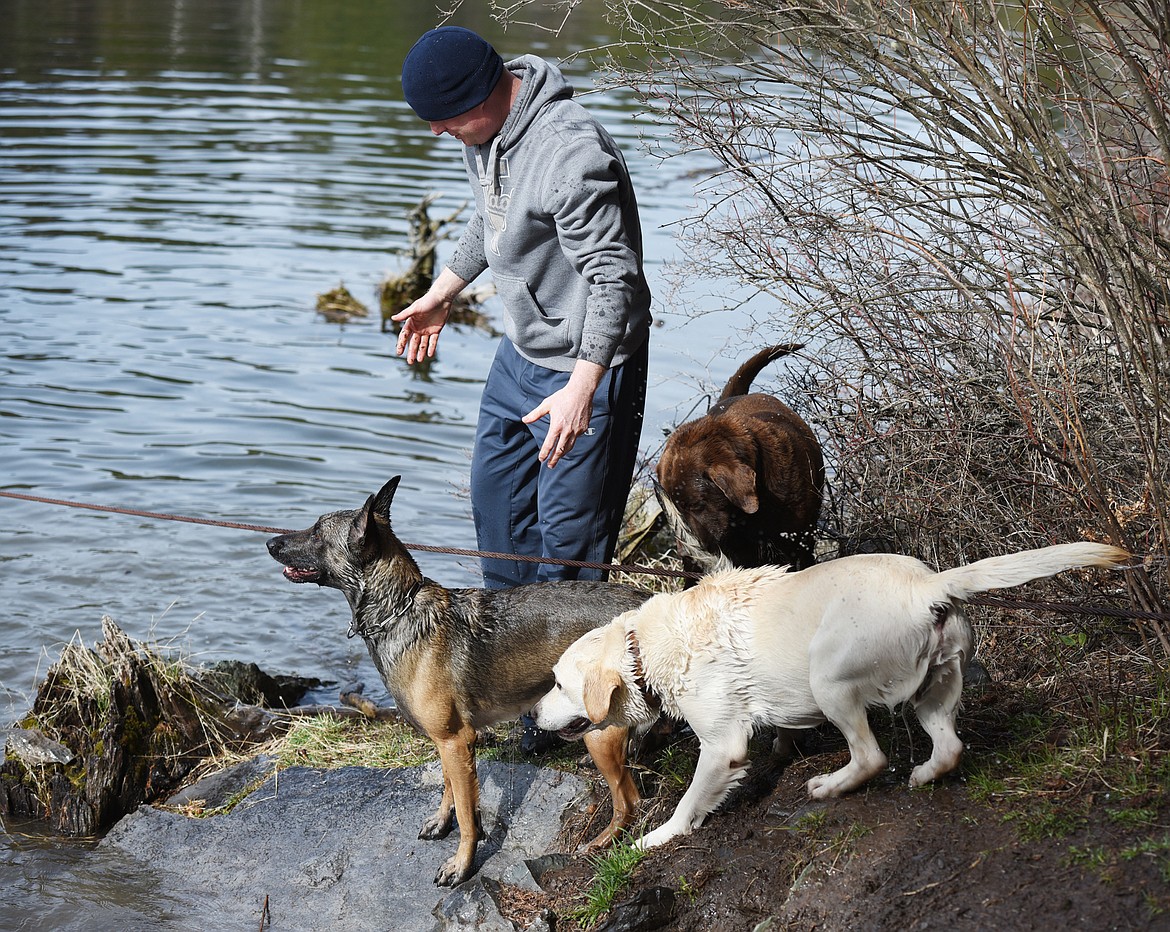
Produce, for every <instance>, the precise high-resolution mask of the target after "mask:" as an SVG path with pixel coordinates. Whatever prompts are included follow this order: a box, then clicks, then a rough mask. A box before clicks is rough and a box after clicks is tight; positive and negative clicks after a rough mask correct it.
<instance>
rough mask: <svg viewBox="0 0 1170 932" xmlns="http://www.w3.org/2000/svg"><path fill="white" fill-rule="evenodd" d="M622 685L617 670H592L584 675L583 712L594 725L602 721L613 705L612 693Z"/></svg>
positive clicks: (607, 715)
mask: <svg viewBox="0 0 1170 932" xmlns="http://www.w3.org/2000/svg"><path fill="white" fill-rule="evenodd" d="M621 685H622V678H621V674H619V673H618V671H617V670H594V671H593V672H591V673H590V674H589V675H588V676H586V677H585V714H586V715H587V716H589V721H591V722H592V723H593V724H594V725H600V724H601V723H602V722H604V721H605V720H606V719H607V718H608V717H609V713H610V709H611V708H612V706H613V694H614V693H615V692H616V691H617V689H618V687H620V686H621Z"/></svg>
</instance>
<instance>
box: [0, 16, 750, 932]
mask: <svg viewBox="0 0 1170 932" xmlns="http://www.w3.org/2000/svg"><path fill="white" fill-rule="evenodd" d="M469 6H474V5H469ZM596 7H597V9H596V10H589V9H586V10H583V11H581V12H580V13H579V14H578V15H576V16H575V18H574V21H573V24H572V26H571V30H572V31H571V32H570V33H568V34H566V35H565V36H563V37H561V38H553V37H550V36H549V35H548V34H545V33H541V32H538V31H535V30H524V29H517V28H513V29H510V30H509V31H508V33H507V34H502V33H500V31H499V29H498V27H496V25H495V24H494V23H492V22H491V21H490V20H489V19H488V18H487V16H486V13H485V12H483V11H481V10H479V8H478V7H477V8H475V9H469V10H468V11H466V12H467V15H465V16H463V17H462V19H461V22H463V23H464V24H466V25H470V26H472V27H474V28H477V29H479V30H480V31H481V32H483V33H484V34H485V35H488V36H489V37H490V38H492V39H493V40H494V41H496V43H497V45H498V46H499V47H500V49H501V50H502V51H504V52H505V53H506V54H512V53H520V52H525V51H536V52H538V53H540V54H544V55H546V56H547V57H550V58H553V59H556V58H559V57H561V56H562V55H565V54H566V53H568V52H570V51H573V50H576V49H579V48H583V47H592V46H596V45H598V44H601V43H602V42H604V41H605V40H606V38H607V26H606V24H605V22H604V20H603V16H602V12H601V5H600V4H598V5H596ZM0 10H2V11H3V14H4V15H3V20H4V26H3V29H0V454H2V456H3V475H2V478H0V487H2V488H5V489H8V490H12V491H18V492H23V493H30V494H34V495H42V496H46V497H50V498H59V499H67V500H74V501H81V502H94V503H98V504H102V505H115V506H124V507H128V508H134V509H140V510H146V511H159V512H170V513H175V514H180V515H194V516H198V517H207V518H217V519H223V520H228V521H236V522H242V523H251V524H261V525H271V526H276V527H303V526H306V525H308V524H309V523H311V521H312V520H313V519H314V518H315V517H316V515H317V514H319V513H321V512H323V511H328V510H333V509H337V508H351V507H356V506H357V505H358V504H360V502H361V501H362V500H363V499H364V497H365V495H366V494H368V493H369V492H371V491H373V490H375V489H377V488H378V487H379V486H380V485H381V484H382V482H383V481H384V480H385V479H386V478H388V477H389V476H391V475H395V474H401V475H402V476H403V484H402V491H401V492H400V494H399V495H398V497H397V501H396V503H395V526H396V529H397V530H398V532H399V534H400V536H401V537H403V538H404V539H406V540H408V541H417V542H420V543H427V544H434V545H448V546H454V547H471V546H473V545H474V534H473V532H472V528H471V522H470V515H469V511H470V510H469V506H468V504H467V501H466V499H465V497H464V495H463V489H464V488H465V487H466V484H467V478H466V477H467V472H468V461H467V457H468V450H469V448H470V446H471V435H472V429H473V424H474V419H475V412H476V408H477V405H478V399H479V392H480V387H481V384H482V380H483V377H484V375H485V373H486V370H487V366H488V364H489V362H490V358H491V354H492V352H493V350H494V345H495V344H494V341H493V339H492V338H491V337H490V336H489V335H487V334H485V333H484V332H482V331H478V330H475V329H473V328H462V329H457V330H454V331H452V332H450V333H447V334H445V335H444V338H443V341H442V344H441V347H440V354H439V358H438V360H437V361H436V363H435V364H434V365H433V366H432V367H431V370H430V373H429V377H427V378H421V377H420V375H419V374H418V373H416V372H412V371H411V370H410V369H409V368H408V367H407V366H406V365H405V364H404V363H403V362H402V361H401V360H400V359H398V358H397V357H395V356H394V354H393V338H392V336H391V335H389V334H383V333H381V332H380V329H379V321H378V319H377V315H376V314H375V315H373V316H372V317H371V318H369V319H367V320H365V321H357V322H354V323H350V324H347V325H345V326H337V325H335V324H330V323H327V322H326V321H324V320H323V319H322V318H320V317H319V316H317V315H316V314H315V313H314V310H313V308H314V305H315V301H316V296H317V294H318V293H321V292H324V291H327V290H329V289H331V288H333V287H335V286H336V285H337V284H338V283H339V282H344V283H345V285H346V286H347V287H348V288H349V289H350V290H351V291H352V292H353V293H354V294H355V296H357V297H358V298H359V299H361V300H363V301H364V302H367V303H369V304H370V305H371V306H374V304H375V302H374V298H373V293H374V288H375V286H376V285H377V283H378V282H379V281H380V279H381V277H382V276H383V275H384V274H385V273H386V272H387V271H388V270H391V269H398V268H399V263H400V262H401V261H402V260H401V259H400V255H401V251H402V250H403V249H405V247H406V229H407V213H408V211H409V209H410V208H411V207H413V206H415V205H416V204H417V203H418V202H419V201H420V200H421V199H422V197H423V196H424V195H426V194H428V193H432V192H434V193H436V194H437V195H438V200H437V201H436V203H435V205H434V207H433V211H434V215H435V216H446V215H447V214H450V213H453V212H455V211H456V210H458V209H459V208H460V206H461V205H463V203H464V202H465V201H466V199H467V196H468V192H467V191H466V179H465V177H464V175H463V171H462V168H461V164H460V160H459V153H458V150H457V148H456V144H455V143H454V142H453V141H452V140H449V139H435V138H433V137H431V136H430V135H429V134H428V133H427V132H426V128H425V126H424V125H423V124H422V123H420V122H419V121H417V120H416V119H415V118H414V117H413V115H412V114H411V113H410V112H409V111H408V110H407V109H406V107H405V105H404V104H403V103H402V102H401V101H400V94H399V88H398V77H397V76H398V72H399V68H400V63H401V60H402V56H403V55H404V54H405V51H406V49H407V48H408V47H409V45H410V43H411V42H413V40H414V38H415V37H416V36H417V35H418V34H419V33H421V32H422V31H423V30H424V29H426V28H427V27H429V26H431V25H433V24H434V16H435V14H434V7H433V5H432V4H431V3H430V2H429V0H411V2H401V0H399V2H396V3H394V4H385V3H383V2H379V0H334V2H332V3H304V4H300V3H298V4H292V3H274V2H266V0H201V2H199V3H189V2H185V0H170V2H162V0H119V2H113V0H62V2H59V3H52V4H44V3H37V2H33V0H0ZM477 17H479V19H478V21H477ZM588 68H589V63H588V61H587V60H585V59H582V60H579V61H575V62H574V63H573V64H572V65H571V66H569V67H568V68H567V70H568V72H569V74H570V77H571V79H572V80H573V82H574V84H576V85H577V86H578V87H587V86H588V84H589V74H588ZM588 104H589V106H590V107H591V108H592V109H593V110H594V111H595V112H598V113H599V115H600V116H601V117H602V119H603V120H604V121H605V122H606V124H607V125H608V126H609V127H610V128H611V130H612V131H613V132H614V134H615V135H616V136H617V137H618V138H619V140H620V141H621V142H622V143H623V146H624V147H625V149H626V151H627V153H629V156H630V158H629V160H630V163H631V168H632V170H633V174H634V176H635V183H636V184H637V186H638V191H639V199H640V201H641V203H642V204H643V221H644V226H645V234H646V242H647V250H648V254H649V257H650V269H649V272H650V277H651V281H652V285H653V286H655V287H656V290H657V291H658V292H659V294H660V295H661V294H662V293H664V291H665V289H664V288H662V287H661V286H660V285H659V284H658V282H659V281H660V277H661V272H662V266H663V264H664V263H665V262H666V261H667V260H668V259H669V258H670V257H671V256H672V254H673V252H674V249H675V247H674V245H673V243H672V241H671V238H670V235H669V232H668V231H667V230H666V229H664V228H665V225H666V224H669V223H672V222H674V221H676V220H677V219H679V217H681V216H682V215H683V213H684V212H685V209H686V205H687V202H688V192H689V190H690V188H689V182H688V181H687V180H686V179H687V177H688V175H687V173H688V172H689V171H691V170H693V169H694V168H695V167H696V164H695V163H694V161H691V162H690V163H689V164H688V163H680V164H678V165H674V164H672V163H666V164H661V163H659V162H658V161H656V160H653V159H650V158H647V157H645V156H641V155H639V154H638V153H639V148H638V136H639V135H641V134H645V133H653V132H656V130H655V128H654V126H653V125H652V124H648V123H647V122H646V120H645V119H641V120H639V118H638V117H637V115H636V114H634V113H632V112H631V111H630V107H629V105H628V104H627V103H626V102H624V101H623V100H621V99H619V98H616V97H613V96H606V95H594V96H592V97H590V99H589V100H588ZM444 246H445V248H450V243H446V244H444ZM489 310H490V305H489ZM673 311H674V309H673V308H670V307H664V306H662V305H661V304H660V305H659V306H658V307H656V315H657V316H658V317H659V319H660V321H661V322H663V323H665V326H664V327H660V328H657V329H656V330H655V333H654V341H655V342H654V346H653V351H652V356H651V387H650V398H649V401H648V423H647V428H646V431H645V433H644V438H643V448H644V451H645V452H647V453H648V454H650V453H652V452H653V450H655V449H656V448H657V445H658V444H659V443H660V442H661V439H662V436H663V430H664V428H665V427H667V426H669V425H670V424H673V423H674V422H675V421H676V420H677V419H678V418H679V417H680V416H682V415H685V414H686V413H687V412H688V411H690V410H691V408H692V406H693V405H694V404H695V402H696V384H697V380H700V379H705V378H706V377H707V376H706V372H705V371H704V367H705V366H706V365H707V364H708V363H712V368H713V379H715V380H721V379H722V378H725V377H726V374H727V373H728V372H729V371H730V370H731V369H732V368H733V365H732V363H731V361H724V360H720V359H719V358H718V357H719V351H720V348H721V346H723V345H724V342H725V341H728V340H730V341H732V343H733V345H739V344H738V343H737V342H736V341H738V339H739V335H738V334H737V333H734V332H733V328H728V331H727V332H726V333H725V332H723V330H722V329H720V328H722V327H723V326H725V324H726V321H715V322H714V323H713V324H707V323H705V322H702V321H700V322H698V323H697V324H688V325H687V326H685V327H684V326H682V319H681V317H680V316H678V315H676V314H674V313H673ZM704 326H707V327H708V331H707V332H706V333H704V332H703V329H702V328H703V327H704ZM0 509H2V511H3V527H4V532H3V537H2V538H0V540H2V541H3V544H2V546H0V579H2V580H3V596H4V600H5V608H6V612H5V616H4V625H3V626H2V627H0V720H2V721H3V722H4V723H7V722H9V721H11V720H12V719H13V718H14V717H15V715H17V714H19V713H21V712H23V711H24V710H25V709H26V708H27V707H28V704H29V700H30V693H31V691H32V689H33V687H34V684H35V683H36V681H37V680H38V678H39V677H40V676H42V675H43V674H44V672H45V669H46V667H47V665H48V663H49V662H51V661H52V659H54V658H55V656H56V655H57V652H58V650H59V646H60V645H61V644H62V643H64V642H66V641H68V640H69V639H70V637H71V636H72V635H73V634H74V632H80V633H81V637H82V638H83V640H85V641H86V642H87V643H92V642H93V640H94V638H95V637H97V636H98V633H99V631H100V624H99V620H100V617H101V615H102V614H107V613H108V614H110V615H112V616H113V617H114V618H115V619H116V620H117V621H118V622H119V623H120V624H121V625H122V626H123V627H124V628H125V629H126V631H127V632H128V633H129V634H130V635H131V636H132V637H135V638H139V639H143V640H148V641H149V640H154V641H156V642H159V643H161V644H163V645H172V646H173V647H174V648H175V649H182V650H183V651H184V652H186V653H187V654H188V655H190V656H191V658H192V659H194V660H215V659H222V658H238V659H242V660H246V661H247V660H251V661H255V662H257V663H258V664H260V665H261V666H262V667H264V668H265V669H268V670H270V671H272V672H289V673H299V674H303V675H308V676H316V677H320V678H324V679H327V680H332V681H334V682H342V681H349V680H352V679H363V680H365V681H366V682H367V690H368V692H370V693H371V694H373V695H375V696H377V695H378V689H379V687H380V684H379V683H378V680H377V675H376V673H375V672H374V671H373V668H372V666H371V665H370V664H369V661H368V659H367V658H366V657H365V656H364V649H363V648H362V645H361V644H360V642H354V641H349V640H347V639H346V638H345V637H343V636H342V635H343V633H344V631H345V630H346V627H347V624H348V617H347V614H348V613H347V609H346V607H345V604H344V601H343V599H342V598H341V597H340V596H339V595H338V594H336V593H333V592H331V591H320V590H317V589H316V588H313V589H312V590H310V589H309V588H308V587H298V588H295V589H294V588H293V587H291V586H290V585H288V584H287V583H285V582H284V581H283V579H282V578H281V576H280V572H279V567H277V565H276V564H275V563H274V562H273V561H272V560H271V559H270V558H269V557H268V556H267V554H266V552H265V550H264V546H263V542H264V535H261V534H256V533H251V532H241V531H237V530H230V529H216V528H208V527H203V526H198V525H191V524H179V523H166V522H159V521H157V520H151V519H147V518H135V517H128V516H124V515H115V514H108V513H100V512H92V511H80V510H72V509H61V508H55V507H51V506H46V505H42V504H34V503H24V502H17V501H13V500H9V499H0ZM420 562H421V563H422V564H423V567H424V570H425V571H426V572H427V573H429V574H430V575H432V576H434V577H436V578H438V579H440V580H442V581H443V582H445V583H447V584H449V585H472V584H476V583H477V582H478V571H477V567H476V566H475V565H474V563H473V562H472V561H469V560H465V559H463V560H456V559H454V558H451V557H444V556H435V555H428V554H422V555H420ZM7 838H8V845H7V847H6V848H5V847H3V846H0V886H3V887H4V888H5V889H6V890H11V891H14V892H13V893H12V894H10V896H8V897H6V901H7V902H6V903H0V926H3V927H5V928H40V927H45V928H48V927H53V928H68V927H70V924H71V919H70V909H71V908H73V907H72V906H71V905H70V904H77V903H80V904H84V906H85V908H86V909H88V910H91V911H92V910H97V911H98V914H99V915H100V916H106V917H112V916H114V915H115V913H116V910H117V908H118V902H119V900H118V898H119V896H122V894H119V893H118V892H116V891H117V890H119V889H122V890H123V891H124V894H125V897H126V898H128V899H127V902H130V901H133V903H134V905H133V906H132V907H131V906H127V907H126V908H127V909H129V910H130V912H132V913H134V914H135V915H138V916H141V917H143V918H146V919H148V918H151V917H161V916H163V915H165V914H166V911H167V907H166V906H165V904H163V903H162V901H161V900H158V901H157V905H156V906H148V905H146V904H148V903H149V902H153V901H154V899H155V898H157V896H158V891H157V889H155V888H154V887H152V886H151V884H150V883H146V882H145V880H141V879H140V882H139V883H138V885H137V886H133V887H128V886H124V887H119V886H118V884H116V883H114V881H113V879H112V878H113V877H115V876H117V874H118V871H117V870H116V868H113V867H107V866H103V867H101V868H100V869H99V868H98V867H96V866H95V867H91V866H87V865H92V864H93V862H92V861H91V860H90V859H89V858H88V856H86V855H85V854H84V852H79V851H75V850H73V849H72V848H64V849H62V848H60V847H59V846H57V845H55V844H40V843H37V844H33V843H31V842H29V841H28V840H27V839H26V838H24V837H23V836H20V835H17V834H15V833H14V834H12V835H9V836H7ZM66 881H67V883H66ZM63 884H64V886H62V885H63ZM103 891H106V892H103ZM103 897H108V898H109V900H108V902H107V901H106V900H103ZM150 910H154V911H153V912H151V911H150ZM45 923H48V924H47V925H46V924H45ZM91 927H92V926H91Z"/></svg>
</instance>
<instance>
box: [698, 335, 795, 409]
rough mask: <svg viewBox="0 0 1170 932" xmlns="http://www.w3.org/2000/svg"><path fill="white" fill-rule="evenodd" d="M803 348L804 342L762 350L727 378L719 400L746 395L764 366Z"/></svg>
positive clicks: (781, 344)
mask: <svg viewBox="0 0 1170 932" xmlns="http://www.w3.org/2000/svg"><path fill="white" fill-rule="evenodd" d="M802 349H804V344H803V343H780V344H778V345H776V346H769V347H768V348H767V349H762V350H760V351H759V352H758V353H756V354H755V355H754V356H753V357H752V358H751V359H749V360H748V361H747V362H745V363H744V364H743V365H742V366H740V367H739V368H738V369H736V370H735V375H733V376H732V377H731V378H730V379H728V380H727V385H726V386H725V387H724V389H723V394H721V395H720V396H719V401H725V400H726V399H728V398H734V397H735V396H736V395H746V394H747V393H748V390H749V389H750V388H751V387H752V380H753V379H754V378H755V377H756V376H757V375H759V374H760V370H761V369H763V368H764V366H766V365H767V364H768V363H770V362H773V361H775V360H777V359H779V358H780V357H781V356H787V355H788V354H789V353H795V352H796V351H797V350H802Z"/></svg>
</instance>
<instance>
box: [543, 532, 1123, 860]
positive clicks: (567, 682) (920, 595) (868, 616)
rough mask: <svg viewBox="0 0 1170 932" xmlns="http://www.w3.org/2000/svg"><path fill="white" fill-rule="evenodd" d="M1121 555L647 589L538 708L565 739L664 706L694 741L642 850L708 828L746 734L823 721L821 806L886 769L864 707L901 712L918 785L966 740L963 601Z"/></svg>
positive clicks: (897, 565)
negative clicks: (687, 769)
mask: <svg viewBox="0 0 1170 932" xmlns="http://www.w3.org/2000/svg"><path fill="white" fill-rule="evenodd" d="M1128 558H1129V554H1128V553H1126V552H1125V551H1124V550H1120V549H1118V548H1116V547H1110V546H1107V545H1104V544H1092V543H1073V544H1060V545H1057V546H1054V547H1045V548H1042V549H1039V550H1028V551H1024V552H1022V553H1015V554H1010V555H1007V556H1001V557H992V558H990V559H987V560H980V561H978V562H976V563H972V564H970V565H968V566H963V567H958V568H956V569H951V570H947V571H945V572H942V573H936V572H934V571H933V570H931V569H930V568H929V567H927V566H926V565H925V564H924V563H922V562H920V561H919V560H915V559H913V558H912V557H905V556H897V555H894V554H868V555H864V556H854V557H844V558H842V559H839V560H834V561H832V562H829V563H823V564H820V565H818V566H813V567H810V568H809V569H806V570H801V571H800V572H797V573H787V572H785V571H784V568H783V567H758V568H754V569H736V570H728V571H724V572H719V573H715V574H713V575H711V576H708V577H706V578H705V579H703V580H702V581H701V582H700V583H699V585H697V586H696V587H694V588H693V589H688V590H686V591H685V592H678V593H664V594H661V595H656V596H654V597H653V598H651V599H650V600H649V601H647V602H645V603H644V604H643V605H642V606H641V607H640V608H635V609H633V610H631V611H627V612H625V613H624V614H622V615H619V616H618V617H617V618H615V619H614V621H613V622H612V623H610V624H608V625H605V626H603V627H601V628H597V629H595V630H593V631H590V632H589V633H588V634H585V635H584V636H582V637H581V638H580V639H578V640H577V641H575V642H574V643H573V644H572V646H570V647H569V648H568V650H566V651H565V653H564V655H563V656H562V657H561V659H560V660H559V661H558V662H557V664H556V666H555V667H554V670H553V672H554V675H555V677H556V685H555V686H554V687H553V689H552V690H551V691H550V692H548V693H547V694H545V696H544V697H543V698H541V700H540V701H539V702H538V703H537V704H536V706H535V707H534V708H533V710H532V713H533V716H534V717H535V719H536V722H537V724H538V725H539V726H540V727H541V728H544V729H547V730H550V731H559V732H560V733H561V734H562V735H563V736H565V737H581V736H582V735H584V734H585V733H586V732H588V731H590V730H591V729H595V728H603V727H606V726H609V725H622V726H637V725H644V724H645V723H647V722H650V721H653V720H654V719H655V718H656V717H657V716H658V714H659V711H660V710H664V711H666V712H667V713H668V714H670V715H672V716H674V717H675V718H679V719H685V720H686V721H687V722H688V723H689V724H690V726H691V728H692V729H694V732H695V734H696V735H697V736H698V737H699V741H700V753H699V762H698V765H697V767H696V769H695V776H694V779H693V781H692V782H691V785H690V787H689V788H688V789H687V791H686V793H685V794H684V795H683V798H682V800H681V801H680V802H679V805H678V808H677V809H676V810H675V812H674V815H673V816H672V817H671V818H670V820H669V821H667V822H666V823H665V824H664V825H662V826H661V827H660V828H658V829H656V830H655V831H653V832H650V833H649V834H648V835H646V836H645V837H644V838H643V839H642V841H641V845H642V847H644V848H651V847H653V846H655V845H660V844H662V843H663V842H665V841H668V840H669V839H671V838H674V837H675V836H677V835H686V834H689V833H690V832H691V831H692V830H694V829H695V828H698V827H699V826H700V825H702V824H703V820H704V819H705V818H706V817H707V815H708V813H710V812H711V811H712V810H713V809H714V808H715V807H716V806H718V805H719V804H720V803H721V802H722V801H723V800H724V799H725V798H726V797H727V794H728V793H729V792H730V791H731V789H732V788H733V787H734V786H735V785H736V783H738V782H739V780H740V778H741V777H742V776H743V774H744V771H745V770H746V769H747V763H748V762H747V748H748V739H749V738H750V737H751V734H752V732H753V730H754V729H756V728H760V727H765V726H771V727H778V728H782V729H790V728H793V729H794V728H809V727H812V726H815V725H819V724H821V723H822V722H824V721H829V722H832V723H833V725H835V726H836V727H837V728H839V729H840V730H841V732H842V733H843V734H844V735H845V739H846V741H847V742H848V744H849V753H850V759H849V762H848V763H847V764H846V765H845V766H844V767H842V768H841V769H840V770H837V771H835V772H833V773H827V774H822V775H820V776H817V777H814V778H813V779H811V780H809V782H808V792H809V795H810V796H812V797H813V798H814V799H826V798H829V797H833V796H839V795H841V794H842V793H846V792H849V791H850V790H854V789H856V788H857V787H859V786H861V785H862V784H863V783H865V782H866V781H867V780H869V779H871V778H872V777H874V776H876V775H877V774H878V773H880V772H881V771H882V770H884V769H885V767H886V764H887V761H886V755H885V754H884V753H883V752H882V750H881V748H880V747H879V746H878V743H877V739H876V738H875V737H874V734H873V732H872V731H871V730H870V727H869V721H868V716H867V713H866V708H867V707H868V706H871V705H884V706H887V707H889V708H893V707H894V706H896V705H898V704H899V703H903V702H909V703H910V705H911V706H912V707H913V709H914V712H915V714H916V715H917V717H918V720H919V721H920V722H921V723H922V727H923V728H924V729H925V730H926V732H927V734H928V735H930V738H931V741H932V743H933V752H932V753H931V756H930V759H929V760H927V761H926V762H925V763H923V764H919V765H918V766H917V767H915V768H914V769H913V771H912V773H911V774H910V785H911V786H921V785H922V784H924V783H929V782H930V781H932V780H934V779H935V778H936V777H938V776H940V775H942V774H944V773H947V772H949V771H951V770H953V769H954V768H955V767H956V766H958V763H959V757H960V755H961V754H962V750H963V744H962V742H961V741H960V740H959V737H958V735H957V734H956V733H955V713H956V712H957V711H958V706H959V695H960V693H961V692H962V688H963V670H964V667H965V665H966V663H967V661H968V659H969V658H970V657H971V654H972V642H973V636H972V631H971V624H970V622H969V621H968V620H967V616H966V614H965V613H964V612H963V608H962V604H961V603H962V602H963V601H964V600H965V599H968V598H969V597H970V596H972V595H974V594H976V593H979V592H985V591H986V590H988V589H996V588H1000V587H1005V586H1018V585H1021V584H1023V583H1026V582H1029V581H1030V580H1033V579H1040V578H1042V577H1045V576H1052V575H1054V574H1056V573H1059V572H1061V571H1062V570H1067V569H1073V568H1076V567H1089V566H1104V567H1109V566H1116V565H1118V564H1120V563H1122V562H1124V561H1125V560H1127V559H1128Z"/></svg>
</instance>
